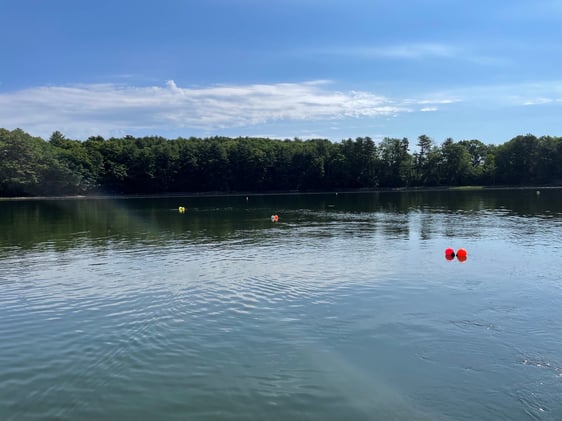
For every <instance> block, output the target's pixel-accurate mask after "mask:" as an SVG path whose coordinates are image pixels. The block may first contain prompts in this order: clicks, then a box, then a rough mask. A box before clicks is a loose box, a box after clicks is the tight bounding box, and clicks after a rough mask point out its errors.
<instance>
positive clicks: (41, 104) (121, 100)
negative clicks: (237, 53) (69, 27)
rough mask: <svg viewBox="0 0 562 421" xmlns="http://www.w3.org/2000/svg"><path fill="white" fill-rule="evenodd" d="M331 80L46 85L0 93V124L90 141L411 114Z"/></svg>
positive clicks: (387, 100) (386, 100) (397, 104)
mask: <svg viewBox="0 0 562 421" xmlns="http://www.w3.org/2000/svg"><path fill="white" fill-rule="evenodd" d="M329 84H330V82H328V81H322V80H320V81H311V82H303V83H277V84H251V85H239V86H234V85H225V86H212V87H202V88H182V87H179V86H178V85H177V84H176V83H175V82H174V81H168V82H167V83H166V84H165V86H142V87H136V86H130V85H115V84H94V85H74V86H43V87H36V88H30V89H25V90H20V91H16V92H12V93H2V94H0V121H1V122H2V125H4V126H6V127H8V128H15V127H21V128H22V129H24V130H27V131H29V132H31V133H33V134H38V135H41V136H48V135H49V134H50V133H52V132H53V131H55V130H60V131H62V132H63V133H65V134H66V135H67V136H72V137H87V136H90V135H97V134H102V135H108V134H115V133H123V132H127V131H143V130H144V131H147V130H151V131H152V132H158V131H161V130H162V129H164V128H167V129H173V128H191V129H196V130H205V131H213V130H219V129H224V128H235V127H245V126H254V125H257V124H264V123H269V122H273V121H296V120H301V121H302V120H305V121H306V120H338V119H346V118H361V117H379V116H391V115H397V114H400V113H403V112H409V111H411V110H410V108H409V107H408V106H407V105H406V104H404V103H402V102H401V101H397V100H392V99H390V98H387V97H384V96H381V95H377V94H374V93H372V92H366V91H347V92H344V91H338V90H330V89H328V88H329Z"/></svg>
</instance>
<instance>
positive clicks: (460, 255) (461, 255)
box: [457, 249, 468, 262]
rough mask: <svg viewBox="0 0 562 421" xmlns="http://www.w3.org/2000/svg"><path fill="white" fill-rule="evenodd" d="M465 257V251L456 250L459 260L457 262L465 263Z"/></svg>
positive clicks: (466, 254)
mask: <svg viewBox="0 0 562 421" xmlns="http://www.w3.org/2000/svg"><path fill="white" fill-rule="evenodd" d="M467 257H468V253H467V252H466V250H465V249H458V250H457V259H459V262H464V261H466V258H467Z"/></svg>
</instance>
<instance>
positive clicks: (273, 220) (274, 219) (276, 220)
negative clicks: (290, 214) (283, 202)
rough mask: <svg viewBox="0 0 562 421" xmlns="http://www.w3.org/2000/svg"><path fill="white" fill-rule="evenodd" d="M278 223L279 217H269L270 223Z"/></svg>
mask: <svg viewBox="0 0 562 421" xmlns="http://www.w3.org/2000/svg"><path fill="white" fill-rule="evenodd" d="M278 221H279V215H271V222H278Z"/></svg>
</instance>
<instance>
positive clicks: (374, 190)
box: [0, 185, 562, 201]
mask: <svg viewBox="0 0 562 421" xmlns="http://www.w3.org/2000/svg"><path fill="white" fill-rule="evenodd" d="M555 189H562V185H545V186H436V187H427V186H424V187H396V188H365V189H340V190H319V191H296V190H288V191H264V192H201V193H187V192H183V193H181V192H179V193H161V194H159V193H157V194H92V195H69V196H19V197H0V201H26V200H104V199H151V198H152V199H157V198H174V197H229V196H230V197H240V196H284V195H312V194H333V193H341V194H346V193H423V192H436V191H443V192H445V191H451V192H456V191H494V190H504V191H505V190H555Z"/></svg>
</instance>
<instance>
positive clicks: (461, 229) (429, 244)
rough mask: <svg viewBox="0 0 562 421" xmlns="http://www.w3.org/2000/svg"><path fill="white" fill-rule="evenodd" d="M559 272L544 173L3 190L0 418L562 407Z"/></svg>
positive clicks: (374, 416) (453, 414)
mask: <svg viewBox="0 0 562 421" xmlns="http://www.w3.org/2000/svg"><path fill="white" fill-rule="evenodd" d="M181 205H183V206H185V207H186V208H187V211H186V213H185V214H180V213H179V212H178V210H177V209H178V206H181ZM273 214H278V215H279V222H277V223H274V222H272V221H271V219H270V217H271V215H273ZM447 247H453V248H454V249H458V248H461V247H462V248H465V249H466V250H467V251H468V259H467V260H466V261H465V262H459V261H458V260H457V259H455V260H453V261H447V260H446V259H445V256H444V250H445V249H446V248H447ZM561 273H562V190H557V189H542V190H541V192H540V194H537V193H536V192H535V190H520V191H465V192H460V191H449V192H446V191H445V192H425V193H421V192H416V193H377V194H373V193H363V194H344V193H340V194H337V195H336V194H334V193H332V194H319V195H286V196H282V195H280V196H249V197H248V198H246V197H245V196H239V197H235V196H233V197H214V198H213V197H185V198H181V197H176V198H157V199H152V198H151V199H147V198H143V199H139V198H136V199H120V200H114V199H99V200H50V201H48V200H37V201H34V200H25V201H4V202H0V419H2V420H39V419H40V420H44V419H53V420H55V419H56V420H88V419H91V420H219V421H220V420H342V419H347V420H384V421H386V420H422V421H425V420H427V421H429V420H431V421H437V420H481V421H482V420H510V421H514V420H561V419H562V275H561Z"/></svg>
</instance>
